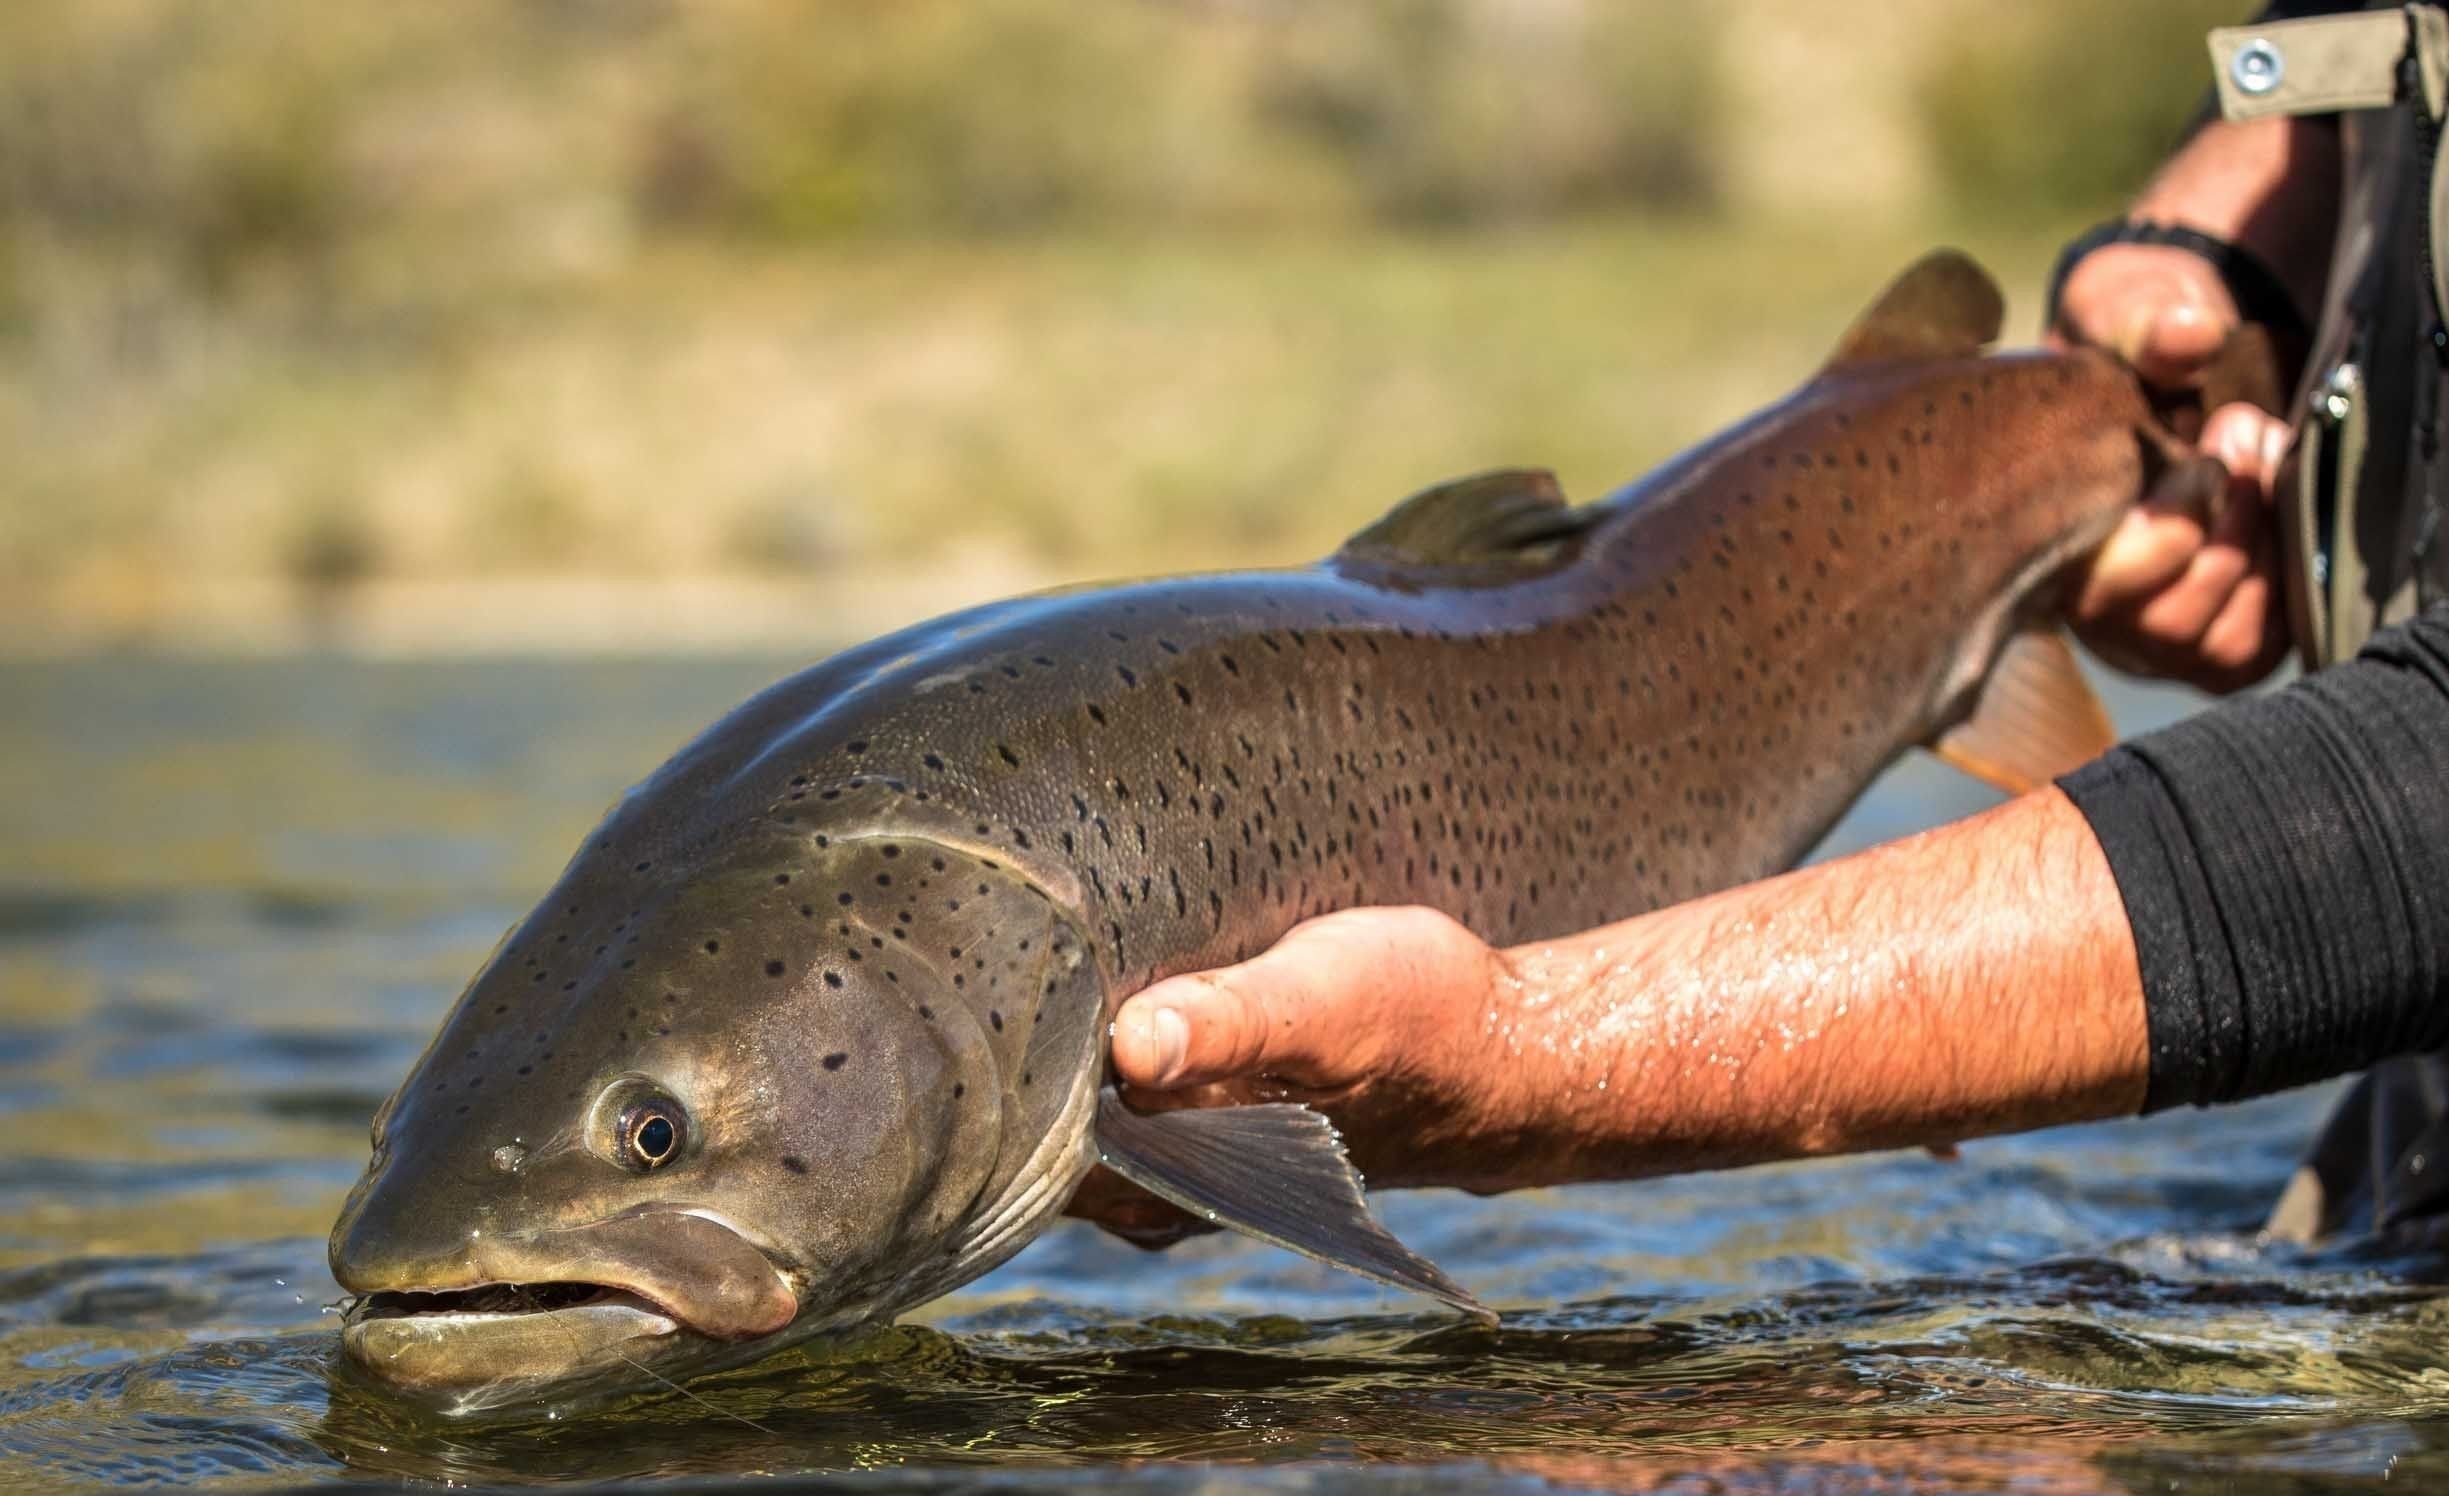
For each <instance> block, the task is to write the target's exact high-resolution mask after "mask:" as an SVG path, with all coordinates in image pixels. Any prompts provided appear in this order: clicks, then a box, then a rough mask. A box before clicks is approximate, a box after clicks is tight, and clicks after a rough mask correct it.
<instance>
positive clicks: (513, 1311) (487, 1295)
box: [341, 1282, 682, 1330]
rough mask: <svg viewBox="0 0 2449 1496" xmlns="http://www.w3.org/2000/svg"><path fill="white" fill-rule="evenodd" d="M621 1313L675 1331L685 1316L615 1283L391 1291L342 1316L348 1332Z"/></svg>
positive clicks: (362, 1300)
mask: <svg viewBox="0 0 2449 1496" xmlns="http://www.w3.org/2000/svg"><path fill="white" fill-rule="evenodd" d="M590 1309H619V1310H627V1311H630V1312H634V1313H639V1314H648V1315H655V1316H659V1317H661V1318H662V1319H663V1320H665V1321H666V1322H667V1323H669V1324H670V1325H671V1327H672V1328H673V1329H674V1330H677V1329H679V1328H681V1325H682V1321H681V1319H680V1316H679V1315H677V1314H675V1313H674V1312H673V1311H672V1310H670V1309H668V1308H666V1307H665V1306H664V1305H661V1304H658V1303H656V1302H655V1301H654V1300H652V1299H650V1298H648V1297H647V1296H646V1295H644V1294H642V1293H638V1292H636V1291H635V1290H632V1289H627V1288H621V1287H618V1286H616V1285H614V1284H610V1283H570V1282H563V1283H481V1284H478V1285H477V1286H475V1287H473V1288H444V1289H435V1290H432V1291H430V1292H429V1291H425V1290H420V1289H386V1290H383V1291H382V1292H379V1293H368V1294H360V1295H359V1296H358V1297H357V1298H356V1300H355V1301H354V1302H352V1303H351V1304H350V1305H349V1307H348V1308H347V1309H346V1310H344V1311H343V1312H342V1314H341V1323H342V1325H343V1326H344V1327H347V1328H354V1327H355V1326H357V1325H361V1324H370V1323H373V1322H374V1321H377V1320H387V1319H437V1318H440V1319H450V1318H459V1317H480V1318H488V1319H502V1318H513V1317H517V1316H520V1315H528V1314H567V1313H571V1312H575V1311H584V1310H590Z"/></svg>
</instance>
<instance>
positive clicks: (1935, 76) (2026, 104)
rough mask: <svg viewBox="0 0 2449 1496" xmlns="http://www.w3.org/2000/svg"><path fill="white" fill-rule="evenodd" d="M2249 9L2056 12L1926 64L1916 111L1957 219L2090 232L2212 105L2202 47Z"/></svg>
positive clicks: (2057, 3) (1969, 34)
mask: <svg viewBox="0 0 2449 1496" xmlns="http://www.w3.org/2000/svg"><path fill="white" fill-rule="evenodd" d="M2252 9H2253V7H2251V6H2248V5H2244V4H2240V3H2237V0H2149V3H2147V4H2137V3H2135V0H2052V3H2050V4H2048V5H2020V6H2013V7H2007V8H2003V9H1999V8H1991V9H1989V10H1987V11H1985V13H1984V16H1983V22H1984V24H1982V25H1979V26H1966V27H1960V28H1957V29H1956V30H1955V31H1954V32H1953V33H1952V34H1951V35H1949V36H1948V37H1947V39H1946V40H1945V41H1944V42H1942V43H1941V44H1939V45H1938V46H1936V47H1934V48H1933V49H1932V51H1931V52H1930V54H1929V56H1928V58H1927V59H1926V61H1925V63H1924V70H1923V76H1922V80H1921V84H1920V88H1919V90H1918V92H1919V99H1918V103H1919V106H1920V111H1921V116H1922V128H1923V132H1924V135H1925V137H1926V138H1927V140H1928V142H1929V149H1930V154H1931V158H1932V164H1933V167H1934V169H1935V174H1936V176H1937V178H1938V186H1939V189H1940V190H1941V192H1942V193H1943V194H1944V195H1945V196H1946V197H1947V198H1948V199H1949V204H1948V205H1949V208H1950V209H1951V211H1953V212H1954V213H1956V214H1958V215H1962V216H1969V217H1975V218H1980V219H1983V220H1987V221H1990V222H2025V223H2059V224H2080V223H2084V222H2088V221H2090V220H2091V219H2093V218H2098V217H2102V216H2105V215H2106V214H2109V213H2111V212H2114V211H2116V209H2117V207H2118V205H2119V203H2120V202H2122V201H2123V200H2124V199H2125V198H2127V197H2128V196H2130V195H2131V194H2132V193H2133V192H2134V190H2135V189H2136V188H2138V187H2140V186H2141V185H2142V184H2143V182H2144V180H2145V179H2146V178H2148V177H2149V176H2150V175H2151V172H2152V169H2153V168H2154V167H2155V166H2157V165H2158V164H2159V163H2160V161H2161V159H2162V158H2163V157H2165V156H2166V155H2167V154H2168V153H2169V151H2170V149H2171V148H2173V147H2174V146H2175V145H2176V144H2177V142H2178V141H2179V140H2180V139H2182V138H2183V136H2184V133H2185V130H2186V128H2187V126H2188V123H2189V122H2190V121H2191V120H2192V119H2193V118H2194V117H2195V116H2196V113H2197V111H2199V110H2200V109H2201V108H2202V107H2203V106H2204V105H2205V104H2206V102H2207V101H2208V99H2209V97H2210V90H2211V64H2210V57H2209V53H2208V51H2207V50H2206V48H2205V47H2204V43H2203V37H2204V33H2206V32H2208V31H2209V30H2210V29H2211V28H2212V27H2214V26H2224V25H2231V24H2234V23H2236V22H2238V21H2241V20H2244V19H2246V17H2247V16H2248V15H2249V14H2250V12H2251V10H2252Z"/></svg>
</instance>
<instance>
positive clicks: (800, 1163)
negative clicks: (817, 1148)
mask: <svg viewBox="0 0 2449 1496" xmlns="http://www.w3.org/2000/svg"><path fill="white" fill-rule="evenodd" d="M782 1166H783V1167H784V1168H786V1169H788V1170H790V1171H791V1172H792V1173H794V1174H805V1173H807V1172H808V1161H807V1160H806V1159H804V1158H801V1157H800V1156H799V1155H798V1154H796V1153H786V1154H784V1155H783V1156H782Z"/></svg>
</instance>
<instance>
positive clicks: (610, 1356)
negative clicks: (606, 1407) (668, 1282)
mask: <svg viewBox="0 0 2449 1496" xmlns="http://www.w3.org/2000/svg"><path fill="white" fill-rule="evenodd" d="M341 1322H342V1326H343V1327H342V1329H341V1332H340V1349H341V1354H342V1355H343V1356H344V1357H345V1358H346V1359H347V1360H349V1361H350V1362H352V1363H354V1364H355V1366H356V1367H357V1368H358V1369H359V1370H360V1371H362V1372H364V1373H365V1374H366V1375H367V1376H370V1377H372V1378H373V1379H374V1380H375V1381H377V1382H379V1383H381V1384H382V1385H383V1386H385V1387H387V1388H389V1389H390V1390H391V1391H393V1392H395V1393H401V1394H406V1395H408V1396H410V1397H412V1398H414V1399H417V1400H419V1401H423V1402H426V1403H429V1404H431V1405H432V1406H433V1407H435V1408H436V1409H437V1410H438V1411H441V1412H444V1413H448V1414H462V1413H474V1412H480V1411H484V1410H487V1409H494V1408H502V1407H507V1406H511V1405H514V1404H519V1403H524V1402H528V1401H530V1400H532V1399H534V1398H537V1397H551V1396H555V1395H559V1394H564V1393H568V1392H572V1391H576V1390H578V1389H580V1388H583V1387H585V1386H588V1385H590V1384H598V1383H602V1382H604V1381H606V1380H608V1379H619V1380H627V1379H628V1378H629V1377H631V1376H633V1375H634V1374H635V1373H636V1372H637V1371H639V1370H640V1369H641V1368H644V1367H645V1366H647V1365H648V1364H649V1363H650V1362H660V1361H666V1360H669V1359H670V1358H672V1357H673V1356H675V1355H680V1354H684V1353H702V1352H703V1351H705V1350H707V1349H708V1348H710V1347H714V1346H718V1345H720V1344H721V1342H719V1341H714V1340H711V1339H709V1338H708V1337H707V1336H705V1335H704V1334H702V1333H700V1332H697V1331H694V1330H692V1329H691V1327H690V1326H689V1325H688V1324H687V1323H686V1322H685V1321H684V1320H682V1319H681V1318H680V1317H679V1316H678V1315H676V1314H674V1313H672V1312H670V1311H669V1310H667V1309H665V1308H664V1307H663V1306H661V1305H659V1304H657V1303H656V1302H655V1301H654V1300H652V1299H649V1298H647V1297H646V1296H644V1295H643V1294H639V1293H636V1292H634V1291H632V1290H630V1289H626V1288H616V1287H614V1286H612V1285H610V1284H605V1283H587V1282H576V1281H552V1282H544V1283H485V1284H479V1285H476V1286H474V1287H469V1288H456V1289H448V1290H440V1291H434V1292H422V1291H418V1290H414V1289H407V1290H384V1291H382V1292H378V1293H368V1294H361V1295H360V1296H359V1297H358V1298H357V1299H356V1300H355V1301H354V1302H353V1303H351V1304H350V1305H349V1306H348V1307H347V1308H346V1309H345V1310H344V1311H343V1313H342V1321H341Z"/></svg>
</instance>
